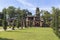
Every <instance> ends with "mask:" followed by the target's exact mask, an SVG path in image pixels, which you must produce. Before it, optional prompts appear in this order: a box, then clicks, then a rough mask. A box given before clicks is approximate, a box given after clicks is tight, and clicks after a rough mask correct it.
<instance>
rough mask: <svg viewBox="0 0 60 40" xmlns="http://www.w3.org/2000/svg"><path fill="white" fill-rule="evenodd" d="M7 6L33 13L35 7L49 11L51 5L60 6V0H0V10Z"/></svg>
mask: <svg viewBox="0 0 60 40" xmlns="http://www.w3.org/2000/svg"><path fill="white" fill-rule="evenodd" d="M8 6H15V7H20V8H21V9H28V10H29V11H30V12H32V13H33V14H34V13H35V9H36V7H39V8H40V9H41V10H48V11H51V7H52V6H55V7H58V8H60V0H0V11H1V10H2V9H3V8H5V7H6V8H7V7H8Z"/></svg>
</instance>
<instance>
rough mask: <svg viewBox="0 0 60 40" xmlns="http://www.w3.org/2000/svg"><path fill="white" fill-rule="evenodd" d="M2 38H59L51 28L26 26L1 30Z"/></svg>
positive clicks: (47, 39)
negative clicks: (19, 28)
mask: <svg viewBox="0 0 60 40" xmlns="http://www.w3.org/2000/svg"><path fill="white" fill-rule="evenodd" d="M0 40H59V38H58V37H57V36H56V35H55V34H54V33H53V30H52V29H51V28H26V29H23V30H15V31H12V30H11V31H6V32H5V31H2V32H0Z"/></svg>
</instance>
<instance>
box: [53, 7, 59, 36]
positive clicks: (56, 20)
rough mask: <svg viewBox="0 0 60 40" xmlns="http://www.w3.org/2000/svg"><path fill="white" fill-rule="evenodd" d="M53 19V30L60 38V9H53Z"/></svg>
mask: <svg viewBox="0 0 60 40" xmlns="http://www.w3.org/2000/svg"><path fill="white" fill-rule="evenodd" d="M52 15H53V16H52V18H53V20H52V23H53V29H54V32H55V33H56V34H57V35H58V36H60V35H59V34H60V33H59V32H60V31H59V29H60V28H59V27H60V26H59V25H60V21H59V20H60V18H59V17H60V9H59V8H54V7H52Z"/></svg>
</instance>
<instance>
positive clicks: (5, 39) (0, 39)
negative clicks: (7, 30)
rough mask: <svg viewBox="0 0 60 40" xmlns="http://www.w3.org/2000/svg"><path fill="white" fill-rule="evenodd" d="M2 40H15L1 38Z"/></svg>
mask: <svg viewBox="0 0 60 40" xmlns="http://www.w3.org/2000/svg"><path fill="white" fill-rule="evenodd" d="M0 40H13V39H9V38H0Z"/></svg>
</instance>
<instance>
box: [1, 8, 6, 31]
mask: <svg viewBox="0 0 60 40" xmlns="http://www.w3.org/2000/svg"><path fill="white" fill-rule="evenodd" d="M2 13H3V14H4V18H3V29H4V30H5V31H6V29H7V21H6V8H4V9H3V11H2Z"/></svg>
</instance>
